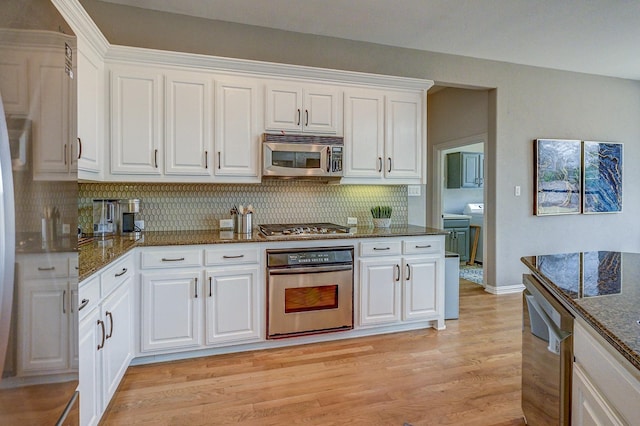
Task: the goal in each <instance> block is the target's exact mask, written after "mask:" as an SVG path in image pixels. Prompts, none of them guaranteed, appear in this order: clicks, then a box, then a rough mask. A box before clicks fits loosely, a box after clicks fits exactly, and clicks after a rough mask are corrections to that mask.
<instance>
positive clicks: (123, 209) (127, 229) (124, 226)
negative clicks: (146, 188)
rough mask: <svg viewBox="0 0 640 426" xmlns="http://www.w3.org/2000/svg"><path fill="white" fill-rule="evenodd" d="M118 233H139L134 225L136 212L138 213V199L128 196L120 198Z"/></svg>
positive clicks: (138, 229)
mask: <svg viewBox="0 0 640 426" xmlns="http://www.w3.org/2000/svg"><path fill="white" fill-rule="evenodd" d="M118 204H119V205H120V233H121V234H122V235H131V234H136V233H139V232H140V231H141V230H140V228H138V227H137V226H136V214H138V213H140V200H139V199H137V198H130V199H128V200H120V201H119V202H118Z"/></svg>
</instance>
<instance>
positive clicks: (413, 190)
mask: <svg viewBox="0 0 640 426" xmlns="http://www.w3.org/2000/svg"><path fill="white" fill-rule="evenodd" d="M407 195H408V196H409V197H419V196H420V185H407Z"/></svg>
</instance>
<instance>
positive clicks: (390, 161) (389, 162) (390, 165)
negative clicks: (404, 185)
mask: <svg viewBox="0 0 640 426" xmlns="http://www.w3.org/2000/svg"><path fill="white" fill-rule="evenodd" d="M389 173H391V157H389Z"/></svg>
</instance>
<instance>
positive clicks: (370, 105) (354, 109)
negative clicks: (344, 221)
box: [343, 89, 426, 184]
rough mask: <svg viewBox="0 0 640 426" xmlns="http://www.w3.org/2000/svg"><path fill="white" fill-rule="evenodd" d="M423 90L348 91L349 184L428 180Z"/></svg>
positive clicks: (345, 125) (347, 162) (346, 156)
mask: <svg viewBox="0 0 640 426" xmlns="http://www.w3.org/2000/svg"><path fill="white" fill-rule="evenodd" d="M423 97H424V93H423V92H406V93H404V92H389V91H382V90H380V91H378V90H367V89H348V90H346V91H345V102H344V104H345V107H344V115H345V124H344V128H345V160H344V161H345V171H344V176H345V178H344V179H343V182H344V183H364V184H366V183H374V184H378V183H391V184H403V183H404V184H412V183H413V184H416V183H424V182H423V181H424V172H423V164H424V161H426V160H425V159H423V158H422V155H424V154H423V152H424V148H425V138H424V133H423V129H422V127H423V125H422V123H423V116H422V115H423V112H422V111H423V108H422V104H423Z"/></svg>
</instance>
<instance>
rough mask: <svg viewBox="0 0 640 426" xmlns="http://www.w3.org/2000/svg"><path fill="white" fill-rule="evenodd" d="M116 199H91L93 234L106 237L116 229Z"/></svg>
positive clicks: (113, 233)
mask: <svg viewBox="0 0 640 426" xmlns="http://www.w3.org/2000/svg"><path fill="white" fill-rule="evenodd" d="M117 211H118V200H107V199H98V200H93V235H95V236H98V237H107V236H110V235H115V233H116V232H117V229H118V214H117Z"/></svg>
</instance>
